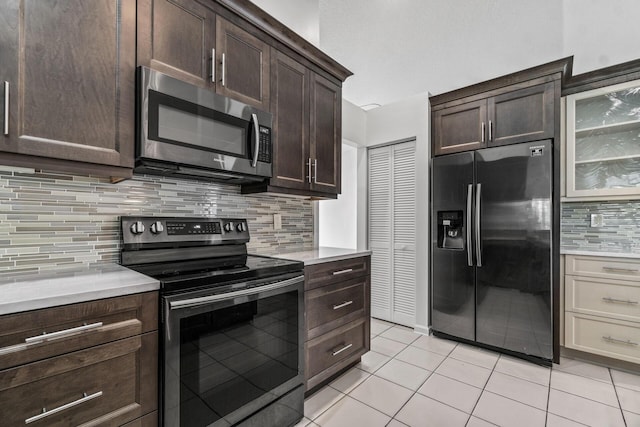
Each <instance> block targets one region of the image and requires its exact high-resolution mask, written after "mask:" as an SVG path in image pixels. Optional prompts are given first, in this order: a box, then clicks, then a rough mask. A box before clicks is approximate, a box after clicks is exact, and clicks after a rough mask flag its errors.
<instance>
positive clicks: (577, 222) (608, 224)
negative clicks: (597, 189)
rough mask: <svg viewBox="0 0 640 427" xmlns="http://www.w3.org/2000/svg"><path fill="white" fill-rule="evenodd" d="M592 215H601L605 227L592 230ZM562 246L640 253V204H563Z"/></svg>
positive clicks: (585, 249) (577, 248)
mask: <svg viewBox="0 0 640 427" xmlns="http://www.w3.org/2000/svg"><path fill="white" fill-rule="evenodd" d="M591 214H602V216H603V227H597V228H596V227H591ZM561 246H562V248H563V249H565V250H572V249H573V250H584V251H594V252H611V253H615V252H625V253H633V254H640V201H621V202H570V203H563V204H562V220H561Z"/></svg>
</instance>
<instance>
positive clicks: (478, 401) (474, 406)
mask: <svg viewBox="0 0 640 427" xmlns="http://www.w3.org/2000/svg"><path fill="white" fill-rule="evenodd" d="M501 357H502V355H498V358H497V359H496V363H494V364H493V368H492V369H491V373H490V374H489V376H488V377H487V381H485V383H484V386H482V391H481V392H480V396H478V400H476V404H475V405H473V409H471V414H469V419H468V420H467V424H469V421H471V417H473V416H474V415H473V413H474V412H475V410H476V408H477V407H478V403H480V399H481V398H482V395H483V394H484V390H485V389H486V387H487V384H489V380H490V379H491V376H492V375H493V373H494V372H495V370H496V366H498V362H499V361H500V358H501ZM456 360H457V359H456ZM474 366H475V365H474ZM485 369H486V368H485ZM488 393H489V392H488ZM503 397H504V396H503ZM477 418H480V417H477ZM480 419H481V420H483V421H487V422H488V423H491V424H494V423H492V422H491V421H488V420H485V419H484V418H480ZM494 425H495V424H494Z"/></svg>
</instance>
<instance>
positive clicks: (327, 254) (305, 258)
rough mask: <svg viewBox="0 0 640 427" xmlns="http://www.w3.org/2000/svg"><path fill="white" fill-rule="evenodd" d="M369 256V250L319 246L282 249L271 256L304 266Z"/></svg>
mask: <svg viewBox="0 0 640 427" xmlns="http://www.w3.org/2000/svg"><path fill="white" fill-rule="evenodd" d="M367 255H371V251H369V250H358V249H346V248H332V247H328V246H320V247H317V248H308V247H307V248H299V249H295V248H283V249H282V250H281V251H279V252H277V253H275V254H271V256H273V257H275V258H284V259H291V260H294V261H302V262H304V265H312V264H320V263H323V262H332V261H340V260H343V259H349V258H358V257H361V256H367Z"/></svg>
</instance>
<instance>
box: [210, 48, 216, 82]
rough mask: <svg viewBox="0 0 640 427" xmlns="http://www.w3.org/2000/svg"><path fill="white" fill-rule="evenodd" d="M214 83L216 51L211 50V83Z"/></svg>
mask: <svg viewBox="0 0 640 427" xmlns="http://www.w3.org/2000/svg"><path fill="white" fill-rule="evenodd" d="M215 82H216V50H215V49H211V83H215Z"/></svg>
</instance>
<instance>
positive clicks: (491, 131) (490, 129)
mask: <svg viewBox="0 0 640 427" xmlns="http://www.w3.org/2000/svg"><path fill="white" fill-rule="evenodd" d="M492 139H493V122H492V121H491V120H489V142H491V140H492Z"/></svg>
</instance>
